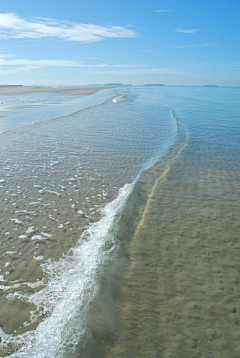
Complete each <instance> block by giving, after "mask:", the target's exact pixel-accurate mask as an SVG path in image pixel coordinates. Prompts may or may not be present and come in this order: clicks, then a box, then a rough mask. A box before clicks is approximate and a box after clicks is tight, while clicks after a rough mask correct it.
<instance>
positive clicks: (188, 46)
mask: <svg viewBox="0 0 240 358" xmlns="http://www.w3.org/2000/svg"><path fill="white" fill-rule="evenodd" d="M208 46H215V45H211V44H203V45H184V46H176V47H175V48H180V49H181V48H191V47H208Z"/></svg>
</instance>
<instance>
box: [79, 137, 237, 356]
mask: <svg viewBox="0 0 240 358" xmlns="http://www.w3.org/2000/svg"><path fill="white" fill-rule="evenodd" d="M185 134H186V133H185ZM226 155H227V157H228V159H226ZM239 168H240V167H239V155H238V153H237V152H236V151H235V150H234V148H231V147H230V146H229V147H226V146H222V145H221V143H219V145H215V146H213V145H210V144H209V146H206V143H205V144H204V143H199V142H197V141H194V140H193V141H191V140H189V138H188V135H185V138H184V137H183V138H179V142H178V143H177V144H176V146H175V147H174V148H173V150H172V151H171V152H170V154H169V156H168V157H167V158H165V160H164V161H163V162H162V163H160V164H159V165H156V166H155V167H154V168H152V169H150V170H148V171H146V172H144V173H143V174H142V176H141V178H140V180H139V182H138V183H137V185H136V188H135V190H134V192H133V193H132V195H131V197H130V198H129V202H128V204H127V206H126V208H125V213H123V216H122V218H121V220H120V222H119V231H118V236H119V240H121V243H122V252H121V254H120V256H119V259H118V261H117V263H115V264H113V265H112V267H110V269H109V271H107V273H106V275H108V278H107V279H106V280H105V281H104V282H103V285H104V284H105V285H106V287H108V288H106V287H103V288H102V291H103V292H102V297H104V298H102V300H101V299H100V300H99V301H98V302H97V303H96V307H95V313H94V314H93V317H92V322H93V323H92V326H91V328H92V330H93V340H92V342H91V344H92V346H93V347H94V348H92V349H90V347H89V346H88V347H87V352H88V354H86V357H94V356H96V354H99V355H98V356H99V357H108V358H110V357H111V358H116V357H119V358H120V357H121V358H130V357H131V358H135V357H136V358H137V357H142V358H149V357H156V358H160V357H161V358H167V357H168V358H170V357H172V358H176V357H183V358H187V357H188V358H192V357H209V358H210V357H219V358H220V357H224V358H229V357H236V358H237V357H239V354H240V321H239V319H240V304H239V302H240V301H239V298H240V276H239V269H240V266H239V254H240V242H239V237H240V220H239V212H240V210H239V209H240V208H239V196H240V187H239V174H240V172H239ZM123 263H124V265H126V266H127V268H126V270H125V271H124V272H122V271H121V267H122V264H123ZM104 300H107V303H106V302H104ZM98 311H100V312H101V313H99V312H98ZM104 317H105V318H104ZM89 351H91V353H89Z"/></svg>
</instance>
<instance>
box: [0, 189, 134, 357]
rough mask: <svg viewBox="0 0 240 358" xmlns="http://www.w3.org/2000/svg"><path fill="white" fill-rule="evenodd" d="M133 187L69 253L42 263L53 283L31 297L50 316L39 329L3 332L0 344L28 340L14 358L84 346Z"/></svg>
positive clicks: (56, 354) (121, 193)
mask: <svg viewBox="0 0 240 358" xmlns="http://www.w3.org/2000/svg"><path fill="white" fill-rule="evenodd" d="M130 189H131V186H130V185H129V184H126V185H125V186H124V187H123V188H122V189H120V191H119V195H118V197H117V198H116V199H115V200H114V201H112V202H111V203H108V204H107V205H106V206H105V208H103V210H102V214H103V216H102V218H101V219H100V220H99V221H98V222H96V223H93V224H91V225H90V226H89V228H88V229H87V230H86V231H85V232H84V233H83V234H82V235H81V238H80V240H79V242H78V244H77V246H76V247H74V248H73V249H71V250H70V252H69V254H68V255H66V256H65V257H64V258H63V259H61V260H60V261H58V262H54V263H51V262H48V263H47V264H43V265H42V268H43V269H44V270H45V272H46V273H47V274H48V275H49V277H50V279H49V281H48V284H47V286H46V287H44V288H43V289H42V290H40V291H38V292H36V293H34V294H33V295H32V296H30V297H29V298H28V299H29V301H30V302H31V303H33V304H35V305H36V307H44V312H45V313H48V317H47V318H46V319H45V320H43V321H42V322H41V323H40V324H39V325H38V327H37V328H36V330H35V331H29V332H26V333H24V334H23V335H19V336H16V337H12V336H7V337H6V334H4V332H2V333H3V334H1V335H2V337H3V338H2V342H1V345H4V344H6V342H11V343H13V344H14V343H15V344H19V343H24V345H23V346H22V348H21V349H20V350H19V351H18V352H17V353H14V354H12V355H11V357H15V358H16V357H17V358H20V357H26V355H27V357H29V358H30V357H34V358H37V357H39V358H40V357H41V358H47V357H58V358H61V357H63V356H64V351H65V348H66V349H67V348H68V346H70V345H71V349H73V348H74V347H75V346H76V345H77V344H78V343H79V341H81V342H82V344H84V341H85V340H86V339H87V337H88V335H89V332H88V330H87V325H86V317H87V313H88V309H89V305H90V303H91V301H92V299H93V298H94V296H95V295H96V293H97V292H98V281H97V273H98V272H99V269H100V267H101V264H102V263H103V262H104V261H105V260H106V258H107V257H108V256H109V255H110V254H111V253H112V252H113V251H114V250H115V248H116V243H115V239H114V235H113V226H114V223H115V218H116V214H117V213H118V212H119V211H120V210H121V208H122V205H123V202H124V201H125V199H126V197H127V195H128V194H129V192H130ZM106 243H108V244H109V245H106ZM106 247H109V249H108V250H107V249H106ZM0 333H1V332H0Z"/></svg>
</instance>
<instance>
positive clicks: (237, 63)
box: [231, 61, 240, 66]
mask: <svg viewBox="0 0 240 358" xmlns="http://www.w3.org/2000/svg"><path fill="white" fill-rule="evenodd" d="M231 65H232V66H240V61H238V62H233V63H232V64H231Z"/></svg>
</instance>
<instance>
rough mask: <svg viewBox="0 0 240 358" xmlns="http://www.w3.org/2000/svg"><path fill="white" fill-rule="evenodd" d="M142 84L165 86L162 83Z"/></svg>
mask: <svg viewBox="0 0 240 358" xmlns="http://www.w3.org/2000/svg"><path fill="white" fill-rule="evenodd" d="M144 86H165V85H163V84H162V83H153V84H151V83H147V84H145V85H144Z"/></svg>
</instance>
